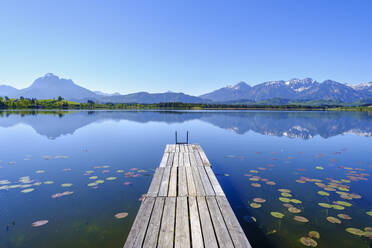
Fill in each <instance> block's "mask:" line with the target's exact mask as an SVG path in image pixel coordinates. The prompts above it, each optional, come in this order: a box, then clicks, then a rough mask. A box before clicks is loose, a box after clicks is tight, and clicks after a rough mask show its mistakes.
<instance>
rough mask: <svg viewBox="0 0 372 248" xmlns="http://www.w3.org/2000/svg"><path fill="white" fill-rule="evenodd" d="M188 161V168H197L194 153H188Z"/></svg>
mask: <svg viewBox="0 0 372 248" xmlns="http://www.w3.org/2000/svg"><path fill="white" fill-rule="evenodd" d="M189 159H190V166H194V167H195V166H197V164H196V160H195V155H194V152H190V153H189Z"/></svg>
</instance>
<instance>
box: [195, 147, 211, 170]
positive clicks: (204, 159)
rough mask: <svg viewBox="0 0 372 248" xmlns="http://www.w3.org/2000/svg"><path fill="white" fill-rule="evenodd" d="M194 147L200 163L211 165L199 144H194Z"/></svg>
mask: <svg viewBox="0 0 372 248" xmlns="http://www.w3.org/2000/svg"><path fill="white" fill-rule="evenodd" d="M195 147H196V149H197V150H198V152H199V155H200V158H201V160H202V163H203V165H204V166H211V163H210V162H209V160H208V158H207V155H205V153H204V151H203V149H202V148H201V146H200V145H195Z"/></svg>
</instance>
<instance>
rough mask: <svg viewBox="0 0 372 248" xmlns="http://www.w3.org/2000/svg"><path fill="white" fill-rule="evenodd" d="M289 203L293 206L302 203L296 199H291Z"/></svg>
mask: <svg viewBox="0 0 372 248" xmlns="http://www.w3.org/2000/svg"><path fill="white" fill-rule="evenodd" d="M291 202H292V203H295V204H301V203H302V201H300V200H297V199H291Z"/></svg>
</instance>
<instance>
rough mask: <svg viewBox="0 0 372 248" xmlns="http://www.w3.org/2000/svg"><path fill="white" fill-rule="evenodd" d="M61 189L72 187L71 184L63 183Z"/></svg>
mask: <svg viewBox="0 0 372 248" xmlns="http://www.w3.org/2000/svg"><path fill="white" fill-rule="evenodd" d="M61 186H62V187H65V188H66V187H71V186H72V183H63V184H61Z"/></svg>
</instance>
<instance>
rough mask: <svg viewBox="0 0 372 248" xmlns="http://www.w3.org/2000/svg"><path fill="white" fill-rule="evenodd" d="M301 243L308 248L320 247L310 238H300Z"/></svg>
mask: <svg viewBox="0 0 372 248" xmlns="http://www.w3.org/2000/svg"><path fill="white" fill-rule="evenodd" d="M300 242H301V243H302V244H303V245H304V246H308V247H316V246H317V245H318V243H317V242H316V241H315V240H313V239H312V238H309V237H302V238H300Z"/></svg>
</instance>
